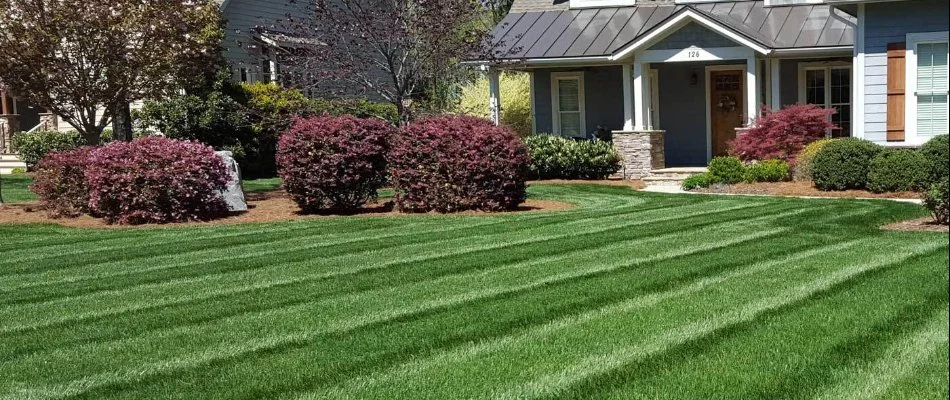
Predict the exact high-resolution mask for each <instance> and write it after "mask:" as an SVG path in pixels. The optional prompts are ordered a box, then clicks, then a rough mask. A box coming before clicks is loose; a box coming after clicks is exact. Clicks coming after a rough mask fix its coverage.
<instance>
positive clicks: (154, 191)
mask: <svg viewBox="0 0 950 400" xmlns="http://www.w3.org/2000/svg"><path fill="white" fill-rule="evenodd" d="M229 180H230V172H229V171H228V169H227V167H226V166H225V164H224V162H223V161H222V160H221V159H220V158H219V157H218V156H217V155H215V154H214V150H213V149H212V148H211V147H208V146H205V145H203V144H201V143H198V142H191V141H184V140H174V139H167V138H160V137H145V138H141V139H137V140H134V141H131V142H114V143H110V144H108V145H106V146H104V147H100V148H98V149H96V150H95V151H93V152H92V153H91V154H90V157H89V164H88V166H87V168H86V183H87V184H88V185H89V191H90V192H89V209H90V211H91V212H92V213H94V214H97V215H99V216H101V217H103V218H105V219H106V220H107V221H109V222H111V223H121V224H143V223H168V222H183V221H193V220H208V219H212V218H215V217H219V216H222V215H224V214H225V213H227V211H228V208H227V205H226V204H225V202H224V200H223V199H222V198H221V196H220V191H221V190H224V189H225V187H226V186H227V183H228V181H229Z"/></svg>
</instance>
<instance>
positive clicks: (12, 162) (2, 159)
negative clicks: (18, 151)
mask: <svg viewBox="0 0 950 400" xmlns="http://www.w3.org/2000/svg"><path fill="white" fill-rule="evenodd" d="M16 168H23V169H26V163H24V162H23V161H20V158H19V157H17V156H16V155H15V154H0V174H4V175H6V174H12V173H13V170H14V169H16Z"/></svg>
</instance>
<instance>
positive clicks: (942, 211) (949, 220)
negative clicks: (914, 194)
mask: <svg viewBox="0 0 950 400" xmlns="http://www.w3.org/2000/svg"><path fill="white" fill-rule="evenodd" d="M948 190H950V178H947V177H943V179H942V180H941V181H940V182H937V183H935V184H933V185H931V187H930V190H928V191H926V192H924V196H923V197H924V198H923V200H924V207H927V209H928V210H930V213H931V214H933V217H934V221H936V222H937V223H938V224H942V225H950V204H948V202H950V194H948V193H947V192H948Z"/></svg>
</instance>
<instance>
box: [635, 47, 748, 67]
mask: <svg viewBox="0 0 950 400" xmlns="http://www.w3.org/2000/svg"><path fill="white" fill-rule="evenodd" d="M753 56H754V53H753V50H752V49H749V48H747V47H741V46H736V47H710V48H702V47H697V46H690V47H687V48H684V49H670V50H644V51H642V52H639V53H636V55H635V56H634V58H635V59H636V60H637V61H639V62H643V63H668V62H694V61H695V62H703V61H724V60H745V59H747V58H749V57H753Z"/></svg>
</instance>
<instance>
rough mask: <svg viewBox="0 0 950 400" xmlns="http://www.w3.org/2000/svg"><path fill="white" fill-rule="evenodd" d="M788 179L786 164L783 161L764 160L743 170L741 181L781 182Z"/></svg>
mask: <svg viewBox="0 0 950 400" xmlns="http://www.w3.org/2000/svg"><path fill="white" fill-rule="evenodd" d="M787 179H788V163H787V162H785V161H784V160H765V161H761V162H758V163H755V164H750V165H748V166H746V168H745V176H744V177H743V180H744V181H746V182H749V183H752V182H782V181H785V180H787Z"/></svg>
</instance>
